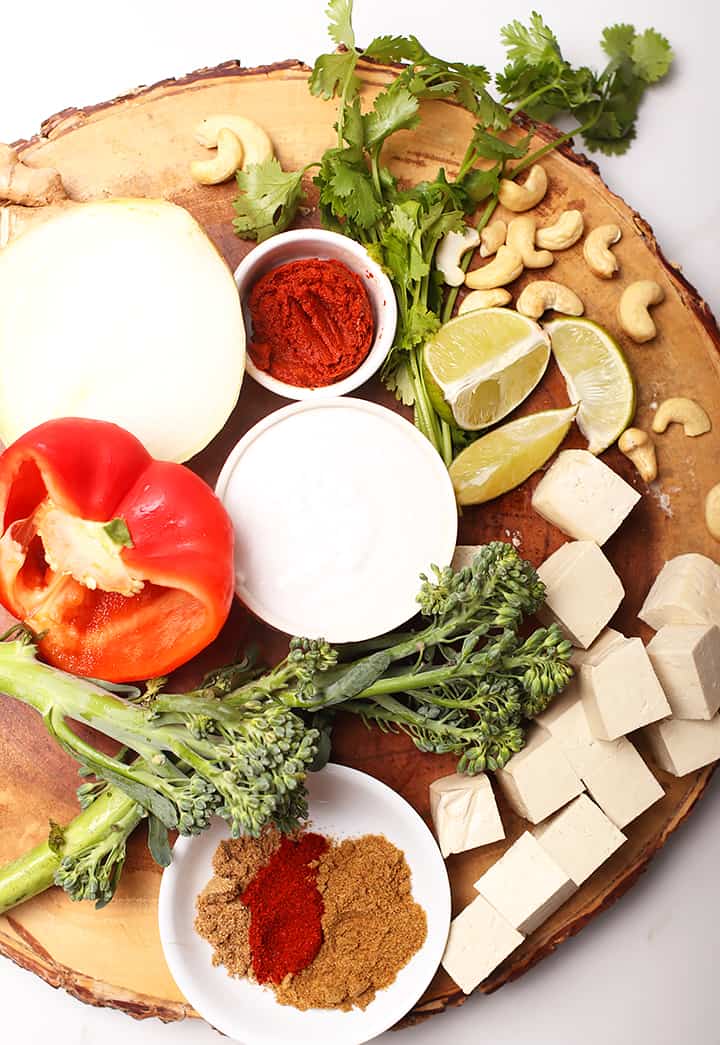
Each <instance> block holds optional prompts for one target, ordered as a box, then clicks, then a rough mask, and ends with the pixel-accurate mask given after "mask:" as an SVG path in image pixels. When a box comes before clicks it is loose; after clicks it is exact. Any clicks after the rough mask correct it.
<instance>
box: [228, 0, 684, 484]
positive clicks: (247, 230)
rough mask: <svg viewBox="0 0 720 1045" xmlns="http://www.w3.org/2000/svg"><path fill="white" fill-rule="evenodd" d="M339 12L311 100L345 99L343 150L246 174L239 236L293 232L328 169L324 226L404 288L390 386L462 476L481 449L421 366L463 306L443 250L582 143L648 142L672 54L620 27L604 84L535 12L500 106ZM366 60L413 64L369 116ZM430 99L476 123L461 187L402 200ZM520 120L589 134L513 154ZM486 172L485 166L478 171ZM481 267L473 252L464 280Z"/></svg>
mask: <svg viewBox="0 0 720 1045" xmlns="http://www.w3.org/2000/svg"><path fill="white" fill-rule="evenodd" d="M327 13H328V18H329V21H330V36H331V38H332V40H333V42H334V43H335V44H337V45H339V46H341V47H342V48H343V50H342V51H341V52H340V53H336V54H324V55H321V56H320V57H319V58H318V59H317V61H316V62H315V66H314V68H313V71H312V74H311V76H310V90H311V91H312V93H313V94H315V95H318V96H319V97H322V98H327V99H331V98H339V100H340V108H339V112H338V120H337V124H336V127H337V144H336V145H335V146H334V147H333V148H330V149H328V150H327V151H326V152H325V154H324V155H323V157H322V159H321V160H320V161H319V163H316V164H309V165H308V166H307V167H306V168H304V170H302V171H297V172H294V173H293V172H290V173H283V172H282V171H281V170H280V167H279V165H278V164H277V161H267V162H266V163H265V164H264V165H260V166H257V167H251V168H250V169H249V170H248V171H246V172H242V173H241V174H239V175H238V186H239V188H240V190H241V192H240V195H239V196H238V198H237V200H236V203H235V207H236V211H237V213H238V217H237V218H236V219H235V229H236V231H237V233H238V235H240V236H244V237H247V238H253V239H258V240H261V239H265V238H266V237H267V236H268V235H272V233H273V232H276V231H280V230H281V229H284V228H287V226H288V225H289V224H290V223H291V221H292V219H293V217H294V214H295V209H296V207H297V205H298V203H299V201H300V199H301V197H302V186H301V179H302V176H303V175H304V174H305V173H306V172H307V171H308V170H310V169H311V168H314V167H319V171H318V173H317V174H316V176H315V179H314V180H315V184H316V185H317V186H318V187H319V190H320V198H319V206H320V213H321V216H322V220H323V224H324V225H326V226H327V227H328V228H332V229H336V230H339V231H342V232H344V233H345V234H346V235H348V236H351V237H352V238H353V239H355V240H358V241H359V242H360V243H363V244H364V245H365V246H366V247H367V248H368V250H369V251H370V253H371V254H372V255H373V257H374V258H375V259H376V260H377V261H379V262H380V263H381V264H382V265H383V266H384V268H385V269H386V270H387V272H388V273H389V275H390V278H391V279H392V281H393V286H394V288H395V293H396V296H397V299H398V312H399V321H398V329H397V335H396V339H395V344H394V346H393V349H392V351H391V352H390V355H389V356H388V358H387V360H386V362H385V365H384V368H383V377H384V379H385V383H386V385H387V387H388V388H390V389H391V390H393V391H394V392H395V394H396V395H397V397H398V399H400V400H401V401H402V402H404V403H406V404H407V405H414V410H415V423H416V425H417V426H418V428H419V429H420V430H421V431H422V432H423V433H424V434H425V435H426V436H427V437H428V439H430V441H431V442H432V443H433V445H434V446H435V448H436V449H437V450H438V452H439V453H440V454H441V455H442V457H443V459H444V460H445V463H446V464H447V465H450V462H451V461H452V458H453V455H454V452H455V449H456V448H457V447H462V446H464V445H465V444H466V442H467V439H468V437H467V435H466V434H465V433H464V432H463V431H462V430H461V429H460V428H459V427H458V425H457V424H456V423H455V421H453V420H451V419H450V418H448V417H447V416H443V414H442V412H438V411H437V410H436V408H435V405H434V404H433V401H432V397H431V395H430V394H429V390H428V387H427V384H426V379H425V375H424V373H423V367H422V348H423V345H424V343H425V342H426V341H427V340H428V339H429V338H431V337H432V336H433V335H434V334H435V332H436V331H437V329H438V327H439V326H440V322H441V320H445V319H448V318H449V317H450V316H451V315H452V311H453V308H454V304H455V300H456V297H457V288H456V287H455V288H452V289H450V290H449V291H447V292H445V291H444V290H443V279H442V274H441V273H440V272H439V271H438V269H437V267H436V264H435V252H436V248H437V246H438V243H439V242H440V240H441V239H442V238H443V236H444V235H445V234H446V233H447V232H450V231H458V230H461V229H462V228H463V227H464V223H465V219H466V216H467V215H469V214H471V213H472V212H474V211H475V210H476V208H477V207H478V206H479V205H480V204H483V205H484V206H483V209H482V211H481V213H480V216H479V218H478V220H477V222H476V225H477V228H478V230H482V228H483V227H484V226H485V225H486V224H487V222H488V221H489V220H490V217H491V215H492V213H493V211H494V210H495V207H496V206H497V198H498V192H499V186H500V179H501V178H504V179H508V178H515V177H516V176H517V175H518V174H520V173H521V172H522V171H524V170H525V169H527V168H528V167H530V166H531V165H532V164H533V163H535V162H536V161H537V160H538V159H540V158H541V157H542V156H543V155H545V154H547V153H548V152H550V151H551V150H553V149H555V148H557V146H558V145H560V144H562V143H563V142H565V141H567V140H568V139H569V138H570V137H571V136H572V134H577V133H580V134H582V135H583V136H584V137H585V141H586V143H587V144H588V145H589V146H590V147H591V148H598V149H602V150H603V151H605V152H624V151H625V150H626V149H627V148H628V146H629V144H630V142H631V141H632V139H633V138H634V136H635V123H636V119H637V113H638V107H639V105H640V102H641V100H642V97H643V95H644V93H645V90H646V88H647V87H648V86H649V85H651V84H653V83H656V82H657V81H658V80H660V79H661V78H662V77H663V76H664V75H665V74H666V73H667V71H668V69H669V68H670V63H671V61H672V57H673V56H672V51H671V49H670V45H669V44H668V42H667V40H665V38H664V37H662V36H661V35H660V34H659V33H657V32H655V30H653V29H648V30H646V31H645V32H644V33H641V34H637V33H636V32H635V29H634V28H633V27H632V26H628V25H621V26H613V27H611V28H609V29H606V30H605V31H604V33H603V39H602V46H603V48H604V50H605V51H606V53H607V54H608V56H609V62H608V64H607V66H606V68H605V69H604V70H603V72H602V73H600V74H597V73H595V72H593V71H592V70H591V69H588V68H586V67H581V68H579V69H575V68H573V66H572V65H571V64H570V63H569V62H568V61H567V60H566V59H565V58H564V57H563V55H562V52H561V50H560V46H559V44H558V41H557V38H556V37H555V35H554V34H553V32H552V31H551V30H550V29H549V27H548V26H546V25H545V23H544V22H543V20H542V18H541V17H540V15H538V14H537V13H533V14H532V15H531V17H530V21H529V24H528V25H527V26H524V25H522V24H521V23H520V22H512V23H511V24H510V25H508V26H506V27H505V28H504V29H503V31H502V37H503V42H504V44H505V47H506V49H507V53H508V58H509V63H508V65H507V66H506V68H505V70H504V71H503V72H502V73H501V74H498V76H497V77H496V78H495V80H496V86H497V88H498V92H499V97H495V96H494V95H493V94H492V93H491V90H490V84H491V79H492V78H491V75H490V73H489V72H488V70H487V69H485V67H484V66H482V65H469V64H466V63H463V62H448V61H445V60H444V59H441V58H437V57H436V56H435V55H432V54H431V53H430V52H429V51H427V50H426V49H425V48H424V47H423V46H422V44H421V43H420V41H419V40H418V39H417V37H415V36H379V37H376V38H375V39H374V40H373V41H372V42H371V43H370V45H369V46H368V47H367V48H365V49H364V51H360V49H359V48H358V47H357V45H356V41H355V34H354V31H353V28H352V0H330V3H329V5H328V10H327ZM361 55H362V57H364V58H371V59H375V60H377V61H380V62H388V63H390V62H393V63H403V67H402V68H401V71H400V73H399V75H398V76H397V78H396V79H395V80H394V81H393V82H392V83H391V84H390V85H389V86H388V87H386V88H385V90H384V91H382V92H381V93H380V94H379V95H378V96H377V97H376V99H375V103H374V105H373V108H372V109H371V110H370V111H369V112H366V113H364V114H363V113H361V110H360V99H359V93H358V92H359V88H360V80H359V78H358V76H357V75H356V66H357V63H358V60H359V58H360V57H361ZM428 98H429V99H433V98H435V99H445V100H450V101H454V102H456V103H457V104H459V105H462V106H463V107H464V108H466V109H468V110H469V111H470V112H471V113H472V114H473V115H474V116H475V118H476V120H477V123H476V126H475V129H474V132H473V135H472V137H471V140H470V141H469V143H468V146H467V149H466V152H465V156H464V157H463V160H462V162H461V164H460V167H459V170H458V172H457V175H456V177H455V179H454V180H452V181H450V180H448V178H447V175H446V173H445V171H444V170H442V169H441V170H439V171H438V173H437V176H436V178H435V179H434V180H433V181H432V182H422V183H421V184H419V185H416V186H414V187H413V188H410V189H407V188H401V187H400V186H399V185H398V184H397V181H396V179H395V177H394V175H393V174H392V172H391V171H390V169H389V168H388V167H386V166H384V165H383V164H382V162H381V159H380V155H381V150H382V147H383V144H384V143H385V141H387V139H388V138H389V137H390V136H391V135H393V134H394V133H395V132H396V131H398V130H403V129H407V128H412V127H415V126H417V124H418V123H419V122H420V104H419V103H420V101H422V100H423V99H428ZM506 106H511V108H506ZM521 110H522V111H525V112H527V113H529V114H530V116H533V117H536V118H539V119H550V118H553V117H556V116H559V115H562V114H570V115H572V116H574V117H575V118H576V119H577V120H579V125H578V127H576V128H575V129H574V130H573V131H572V132H569V133H568V134H564V135H562V136H560V137H558V138H557V139H556V140H555V141H553V142H550V143H548V144H547V145H544V146H542V147H540V148H538V149H535V150H534V151H533V152H530V151H529V148H530V138H531V135H527V136H524V137H521V138H519V139H517V140H515V141H513V142H510V141H508V140H506V138H504V137H500V133H502V132H503V131H506V130H507V129H508V128H509V127H510V126H511V124H512V120H513V117H515V116H516V115H517V114H518V113H519V112H520V111H521ZM478 161H483V166H482V167H477V166H476V163H477V162H478ZM508 164H511V165H512V166H511V168H510V169H508ZM469 262H470V254H469V253H468V254H466V255H465V257H464V258H463V260H462V263H461V264H462V267H463V268H465V269H466V268H467V266H468V264H469Z"/></svg>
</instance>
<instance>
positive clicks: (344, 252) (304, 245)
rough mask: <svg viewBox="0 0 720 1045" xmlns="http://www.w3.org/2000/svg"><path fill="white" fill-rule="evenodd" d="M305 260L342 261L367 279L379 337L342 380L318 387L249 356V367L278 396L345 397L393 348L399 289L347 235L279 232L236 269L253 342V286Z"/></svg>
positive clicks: (290, 397) (317, 231)
mask: <svg viewBox="0 0 720 1045" xmlns="http://www.w3.org/2000/svg"><path fill="white" fill-rule="evenodd" d="M302 258H323V259H326V258H331V259H333V260H335V261H342V262H343V264H344V265H347V267H348V268H349V269H350V271H351V272H354V273H355V274H356V275H357V276H359V277H360V279H361V280H362V281H363V284H364V286H365V289H366V290H367V292H368V297H369V298H370V304H371V306H372V313H373V320H374V323H375V337H374V339H373V343H372V345H371V346H370V351H369V352H368V354H367V356H366V357H365V359H364V360H363V362H362V363H361V364H360V366H359V367H358V368H357V370H354V371H353V372H352V374H348V376H347V377H344V378H343V379H342V381H335V382H334V383H333V384H331V385H322V386H321V387H319V388H304V387H301V386H299V385H289V384H286V382H285V381H278V379H277V378H276V377H272V375H271V374H268V373H267V372H266V371H265V370H260V369H259V368H258V367H256V366H255V364H254V363H253V361H252V359H251V358H250V355H249V354H248V356H247V359H246V364H245V368H246V370H247V372H248V374H250V376H251V377H252V378H254V379H255V380H256V381H257V382H258V384H260V385H262V386H263V387H264V388H267V389H269V390H270V391H271V392H275V394H276V395H279V396H284V397H285V399H319V398H323V397H325V398H327V397H328V396H341V395H345V394H346V393H347V392H352V391H354V389H356V388H359V387H360V385H363V384H364V383H365V382H366V381H369V380H370V378H371V377H372V376H373V375H374V374H376V373H377V371H378V370H379V369H380V367H381V366H382V364H383V363H384V361H385V358H386V357H387V354H388V352H389V351H390V348H391V347H392V343H393V338H394V337H395V328H396V326H397V303H396V301H395V292H394V291H393V288H392V283H391V282H390V280H389V279H388V277H387V276H386V275H385V273H384V272H383V270H382V269H381V268H380V266H379V265H378V264H377V262H375V261H373V259H372V258H371V257H370V255H369V254H368V252H367V251H366V250H365V248H364V247H363V246H361V245H360V244H359V243H356V242H355V241H354V240H351V239H349V238H348V237H347V236H341V235H340V234H339V233H338V232H327V231H325V230H324V229H293V230H292V231H291V232H281V233H280V234H279V235H277V236H272V237H271V238H270V239H268V240H266V241H265V242H264V243H261V244H260V246H258V247H255V248H253V250H251V251H250V253H249V254H248V255H246V257H244V258H243V260H242V261H241V262H240V264H239V265H238V267H237V268H236V270H235V282H236V283H237V288H238V291H239V293H240V301H241V302H242V309H243V317H244V319H245V331H246V333H247V340H248V342H250V341H251V340H252V322H251V319H250V309H249V307H248V297H249V294H250V291H251V289H252V287H253V286H254V285H255V283H257V281H258V280H259V279H260V278H261V277H262V276H264V275H266V273H268V272H270V271H271V270H272V269H275V268H278V266H279V265H286V264H287V263H288V262H290V261H299V260H300V259H302Z"/></svg>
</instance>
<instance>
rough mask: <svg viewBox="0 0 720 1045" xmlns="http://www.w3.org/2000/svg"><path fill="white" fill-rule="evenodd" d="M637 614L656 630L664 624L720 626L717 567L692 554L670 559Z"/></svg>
mask: <svg viewBox="0 0 720 1045" xmlns="http://www.w3.org/2000/svg"><path fill="white" fill-rule="evenodd" d="M638 617H639V618H640V620H643V621H645V623H646V624H649V625H650V627H651V628H654V629H655V630H656V631H658V630H659V629H660V628H663V627H664V626H665V625H666V624H719V625H720V566H718V564H717V563H716V562H713V561H712V559H708V557H707V556H706V555H697V554H695V553H690V554H688V555H677V556H676V557H675V558H674V559H670V561H669V562H666V563H665V565H664V566H663V568H662V569H661V570H660V573H659V574H658V575H657V578H656V579H655V583H654V584H653V586H652V588H651V589H650V591H649V592H648V596H647V598H646V599H645V602H644V603H643V606H642V609H641V610H640V612H639V613H638Z"/></svg>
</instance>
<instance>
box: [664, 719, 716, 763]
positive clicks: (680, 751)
mask: <svg viewBox="0 0 720 1045" xmlns="http://www.w3.org/2000/svg"><path fill="white" fill-rule="evenodd" d="M645 736H646V737H647V739H648V742H649V744H650V748H651V750H652V753H653V755H654V756H655V758H656V760H657V763H658V765H659V766H660V767H661V768H662V769H665V770H667V772H668V773H672V775H673V776H685V774H686V773H693V772H694V771H695V770H696V769H702V767H703V766H709V765H710V763H711V762H716V761H717V760H718V759H719V758H720V715H716V716H715V718H711V719H710V721H709V722H701V721H695V722H693V721H690V720H689V719H685V718H671V719H667V720H666V721H665V722H656V723H655V724H654V725H652V726H648V728H647V729H646V730H645Z"/></svg>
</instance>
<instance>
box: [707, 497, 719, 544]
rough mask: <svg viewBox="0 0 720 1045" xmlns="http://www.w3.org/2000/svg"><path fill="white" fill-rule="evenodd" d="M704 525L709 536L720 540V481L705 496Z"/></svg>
mask: <svg viewBox="0 0 720 1045" xmlns="http://www.w3.org/2000/svg"><path fill="white" fill-rule="evenodd" d="M705 525H706V526H707V528H708V531H709V533H710V536H711V537H714V538H715V540H716V541H720V483H718V484H717V486H713V488H712V490H710V492H709V493H708V495H707V497H706V498H705Z"/></svg>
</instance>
